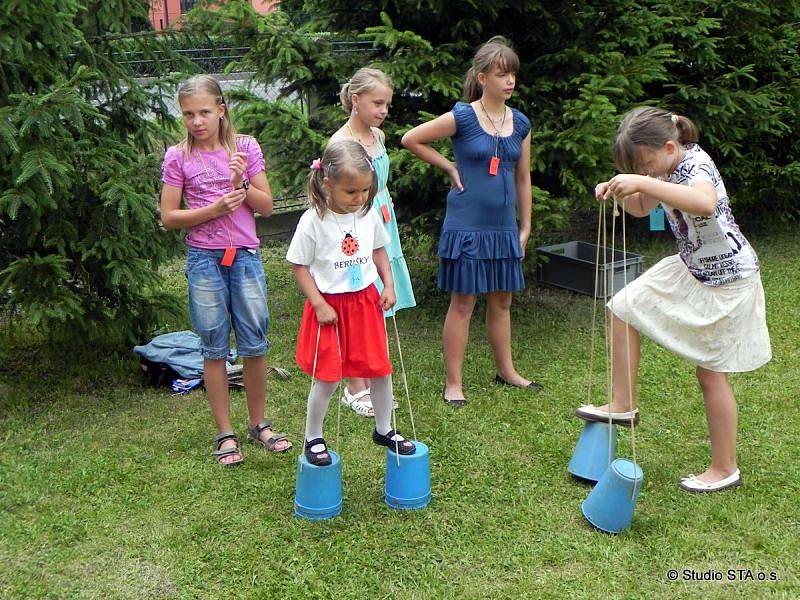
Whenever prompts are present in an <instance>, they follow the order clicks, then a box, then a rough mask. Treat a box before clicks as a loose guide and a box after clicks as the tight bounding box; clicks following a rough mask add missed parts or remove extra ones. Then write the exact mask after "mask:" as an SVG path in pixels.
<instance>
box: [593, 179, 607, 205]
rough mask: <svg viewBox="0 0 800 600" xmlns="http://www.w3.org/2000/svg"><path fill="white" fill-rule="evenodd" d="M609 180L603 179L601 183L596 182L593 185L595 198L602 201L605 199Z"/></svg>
mask: <svg viewBox="0 0 800 600" xmlns="http://www.w3.org/2000/svg"><path fill="white" fill-rule="evenodd" d="M609 184H610V182H608V181H604V182H603V183H598V184H597V185H596V186H594V197H595V198H596V199H597V200H600V201H603V200H605V199H606V192H607V191H608V186H609Z"/></svg>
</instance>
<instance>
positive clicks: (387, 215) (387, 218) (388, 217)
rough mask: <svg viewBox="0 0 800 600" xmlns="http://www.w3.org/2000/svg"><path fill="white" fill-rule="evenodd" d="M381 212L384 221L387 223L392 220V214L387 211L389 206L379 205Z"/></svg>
mask: <svg viewBox="0 0 800 600" xmlns="http://www.w3.org/2000/svg"><path fill="white" fill-rule="evenodd" d="M381 214H382V215H383V222H384V223H388V222H389V221H391V220H392V215H391V214H390V213H389V207H388V206H387V205H386V204H382V205H381Z"/></svg>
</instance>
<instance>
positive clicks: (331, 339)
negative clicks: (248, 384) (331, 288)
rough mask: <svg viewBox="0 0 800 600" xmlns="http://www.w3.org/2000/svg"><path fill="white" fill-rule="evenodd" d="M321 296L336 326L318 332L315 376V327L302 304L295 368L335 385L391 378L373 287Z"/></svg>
mask: <svg viewBox="0 0 800 600" xmlns="http://www.w3.org/2000/svg"><path fill="white" fill-rule="evenodd" d="M322 296H323V297H324V298H325V302H327V303H328V304H330V305H331V307H332V308H333V310H335V311H336V314H337V315H338V317H339V322H338V323H337V324H336V325H324V326H323V327H322V330H321V331H320V336H319V352H318V353H317V367H316V373H315V372H314V353H315V350H316V347H317V330H318V328H319V323H318V321H317V316H316V313H315V312H314V309H313V308H312V307H311V303H310V302H309V301H308V300H306V303H305V306H304V307H303V320H302V322H301V323H300V332H299V333H298V335H297V354H296V356H295V360H296V361H297V366H299V367H300V369H301V370H302V371H303V372H304V373H307V374H308V375H311V376H312V377H316V378H317V379H319V380H321V381H339V380H340V379H342V378H343V377H363V378H365V379H372V378H373V377H385V376H386V375H391V373H392V363H391V362H390V360H389V353H388V351H387V348H386V322H385V321H384V318H383V311H382V310H381V308H380V305H379V304H378V301H379V300H380V295H379V294H378V290H377V289H375V286H374V285H371V286H369V287H367V288H365V289H363V290H361V291H359V292H347V293H344V294H322ZM337 328H338V332H339V342H338V344H337V341H336V332H337ZM340 348H341V360H340V359H339V350H340Z"/></svg>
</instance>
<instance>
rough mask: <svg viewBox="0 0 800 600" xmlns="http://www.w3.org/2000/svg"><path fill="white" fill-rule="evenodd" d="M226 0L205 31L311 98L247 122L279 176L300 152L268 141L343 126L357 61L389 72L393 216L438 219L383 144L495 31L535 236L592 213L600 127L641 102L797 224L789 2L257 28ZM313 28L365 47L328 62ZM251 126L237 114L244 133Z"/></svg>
mask: <svg viewBox="0 0 800 600" xmlns="http://www.w3.org/2000/svg"><path fill="white" fill-rule="evenodd" d="M235 5H236V3H231V6H230V7H228V8H227V10H228V11H229V12H228V13H227V16H228V17H229V18H228V19H227V20H222V19H215V20H213V22H209V23H208V26H211V27H214V28H215V31H217V32H220V33H224V34H225V35H231V36H238V38H237V39H239V40H240V41H242V42H243V43H249V44H251V45H252V48H253V49H252V51H251V53H250V54H249V55H248V57H247V59H246V62H247V64H248V65H250V66H251V67H252V69H253V70H254V71H255V72H256V77H257V79H258V80H259V81H260V82H262V83H276V82H279V83H280V85H282V86H284V87H285V89H286V91H287V93H291V92H294V91H297V90H303V91H304V92H306V93H307V94H308V95H309V97H310V98H311V99H312V102H311V103H310V105H307V106H306V109H307V110H305V113H304V114H301V113H297V114H296V115H295V116H293V117H291V118H281V119H280V125H279V126H278V125H275V126H273V125H271V124H270V123H269V122H268V119H269V118H271V116H272V114H274V113H273V112H269V113H268V112H267V111H265V110H261V109H259V111H258V112H260V114H261V117H260V118H261V119H262V121H261V124H260V125H259V127H258V129H259V130H260V131H263V132H264V133H265V134H269V136H270V137H269V138H263V137H262V138H261V140H262V142H263V143H265V145H266V146H267V147H268V148H270V150H271V151H272V152H273V153H279V154H280V155H281V158H280V159H279V161H278V164H279V165H280V167H281V169H283V168H289V169H292V168H293V169H300V170H302V168H303V167H304V166H305V164H307V162H308V158H309V157H310V155H309V154H308V150H309V148H308V146H307V145H306V144H303V143H297V144H295V143H292V144H291V145H287V144H284V143H283V140H284V139H286V137H287V136H289V137H291V135H292V134H291V133H289V132H291V131H294V132H302V131H305V130H308V129H310V130H313V131H314V132H315V133H316V134H317V135H316V137H313V138H308V139H313V141H314V143H315V144H316V143H317V141H318V140H322V139H324V138H325V137H327V135H329V134H330V133H332V132H333V131H334V130H335V129H337V128H338V126H339V125H340V123H341V121H342V120H343V119H344V117H345V115H344V114H342V113H341V112H339V111H338V110H337V108H336V106H337V104H338V98H337V92H338V90H339V87H340V85H341V83H342V82H343V81H346V79H347V78H348V77H349V75H350V74H351V73H352V71H353V70H354V69H355V68H357V67H359V66H363V65H366V64H371V65H374V66H377V67H379V68H382V69H384V70H385V71H387V72H388V73H389V74H390V75H391V77H392V78H393V80H394V81H395V96H394V102H393V107H392V113H391V114H390V121H391V123H387V125H386V129H387V134H388V135H387V138H388V145H389V149H390V154H391V155H392V161H393V179H392V189H393V192H394V195H395V196H396V199H397V206H398V207H399V209H400V212H401V215H408V214H419V213H422V212H425V211H430V210H433V211H438V210H440V209H441V207H442V205H443V198H444V194H445V191H446V182H445V180H444V178H443V177H442V176H441V174H439V173H436V172H435V171H434V170H433V169H431V168H429V167H428V166H427V165H422V164H419V161H417V160H416V159H412V158H411V157H409V155H408V154H407V153H405V152H404V151H402V150H400V148H399V143H398V142H399V136H400V135H401V134H402V132H403V131H405V130H407V129H408V128H409V127H411V126H413V125H416V124H418V123H420V122H422V121H424V120H426V119H428V118H430V116H431V115H436V114H441V113H442V112H445V111H447V110H449V109H450V107H451V106H452V104H453V103H454V102H455V101H456V100H458V99H460V97H461V92H462V80H463V76H464V73H465V72H466V70H467V68H468V66H469V63H470V60H471V57H472V53H473V52H474V50H475V49H476V48H477V47H478V46H479V45H480V43H482V42H483V41H485V40H486V39H488V38H489V37H491V36H492V35H496V34H502V35H505V36H507V37H508V38H509V39H510V40H511V41H512V43H513V44H514V46H515V48H516V50H517V51H518V53H519V54H520V58H521V60H522V68H521V71H520V73H519V74H518V85H517V92H516V93H515V95H514V98H513V99H512V102H511V104H512V105H514V106H516V107H518V108H520V109H521V110H522V111H523V112H525V113H526V114H527V115H528V116H529V117H530V118H531V121H532V123H533V130H532V141H533V157H532V169H533V180H534V183H535V184H536V185H537V186H538V188H537V193H536V194H535V197H534V202H535V203H537V204H539V205H540V208H539V210H537V211H536V212H535V215H536V216H539V217H540V218H541V217H546V221H545V222H543V223H540V224H539V225H538V227H540V229H541V228H543V227H561V226H563V225H564V223H565V219H566V217H567V216H568V214H569V211H570V210H575V209H581V208H587V207H589V206H591V205H592V200H591V196H592V193H591V192H592V190H593V188H594V184H595V183H596V182H597V181H598V180H600V179H602V178H607V177H608V176H610V175H611V174H612V173H613V166H612V163H611V152H610V146H611V141H612V139H613V136H614V131H615V128H616V125H617V123H618V122H619V119H620V117H621V116H622V114H624V112H626V111H627V110H628V109H630V108H631V107H633V106H636V105H641V104H658V105H661V106H664V107H665V108H668V109H670V110H674V111H676V112H678V113H681V114H686V115H687V116H689V117H690V118H692V119H693V120H694V121H695V122H696V123H697V124H698V126H699V128H700V134H701V144H703V145H704V146H705V147H706V149H707V150H708V151H709V152H710V153H711V155H712V156H713V157H714V158H715V160H716V161H717V163H718V165H719V167H720V169H721V171H722V173H723V176H724V177H725V179H726V182H727V183H728V187H729V191H730V192H731V193H732V196H733V199H734V201H736V202H737V203H739V204H740V205H748V208H749V209H750V210H752V211H756V210H759V211H763V210H768V211H773V213H777V214H779V215H781V216H782V217H797V216H798V214H800V212H799V211H798V209H797V208H796V203H795V202H794V198H795V197H796V195H797V193H798V191H800V179H798V172H800V167H799V165H798V162H799V161H800V146H798V144H796V142H795V140H796V134H795V133H794V132H795V131H797V130H798V128H799V127H800V56H798V45H799V44H798V42H800V27H798V23H799V22H800V2H798V1H797V0H786V1H781V2H766V1H765V0H746V1H743V2H736V3H733V2H720V1H715V0H702V1H701V0H680V1H678V2H672V1H667V0H653V1H640V0H605V1H603V2H579V3H544V2H512V1H510V0H508V1H505V0H498V1H496V2H491V3H487V2H479V1H477V0H469V1H464V2H457V3H453V2H444V1H443V0H405V1H398V0H391V1H389V0H378V1H373V0H370V1H366V0H348V1H347V2H337V1H332V0H305V1H300V0H285V1H284V2H283V3H282V7H283V9H284V10H288V11H295V12H296V11H300V10H302V11H303V13H304V14H307V15H310V20H309V21H307V22H305V23H303V25H302V26H296V25H294V24H293V23H291V22H290V21H289V19H287V18H286V15H285V14H284V15H283V16H276V15H273V16H269V17H257V16H255V15H254V13H252V11H251V10H250V9H248V8H246V7H244V6H235ZM237 16H238V17H239V18H240V19H241V20H240V22H237V21H236V19H237ZM320 31H326V32H335V35H336V36H339V37H343V38H345V39H350V40H362V41H368V42H370V43H371V51H370V52H365V53H361V54H357V53H356V54H348V55H337V56H335V60H334V55H333V54H332V52H333V46H332V45H331V44H330V38H329V36H328V35H327V34H326V35H323V34H319V33H318V32H320ZM256 34H259V35H262V34H266V35H267V39H266V40H265V39H261V38H259V39H256V37H255V36H256ZM248 40H249V41H248ZM309 106H310V108H309ZM261 108H263V107H261ZM268 115H269V116H268ZM258 119H259V116H258V114H252V115H251V117H250V121H249V122H250V123H251V124H253V125H255V121H257V120H258ZM292 139H294V138H292ZM445 146H447V144H445ZM314 154H315V153H313V152H312V153H311V155H314ZM283 176H284V177H285V175H283ZM539 189H541V190H547V192H548V195H544V194H542V193H540V192H538V190H539ZM541 205H544V207H542V206H541ZM542 208H545V209H546V210H542Z"/></svg>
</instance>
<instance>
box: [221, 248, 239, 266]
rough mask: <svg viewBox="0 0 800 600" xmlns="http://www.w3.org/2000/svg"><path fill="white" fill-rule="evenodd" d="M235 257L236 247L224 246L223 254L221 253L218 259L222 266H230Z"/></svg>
mask: <svg viewBox="0 0 800 600" xmlns="http://www.w3.org/2000/svg"><path fill="white" fill-rule="evenodd" d="M235 258H236V248H225V254H223V255H222V260H221V261H219V264H221V265H222V266H223V267H230V266H231V265H232V264H233V260H234V259H235Z"/></svg>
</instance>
